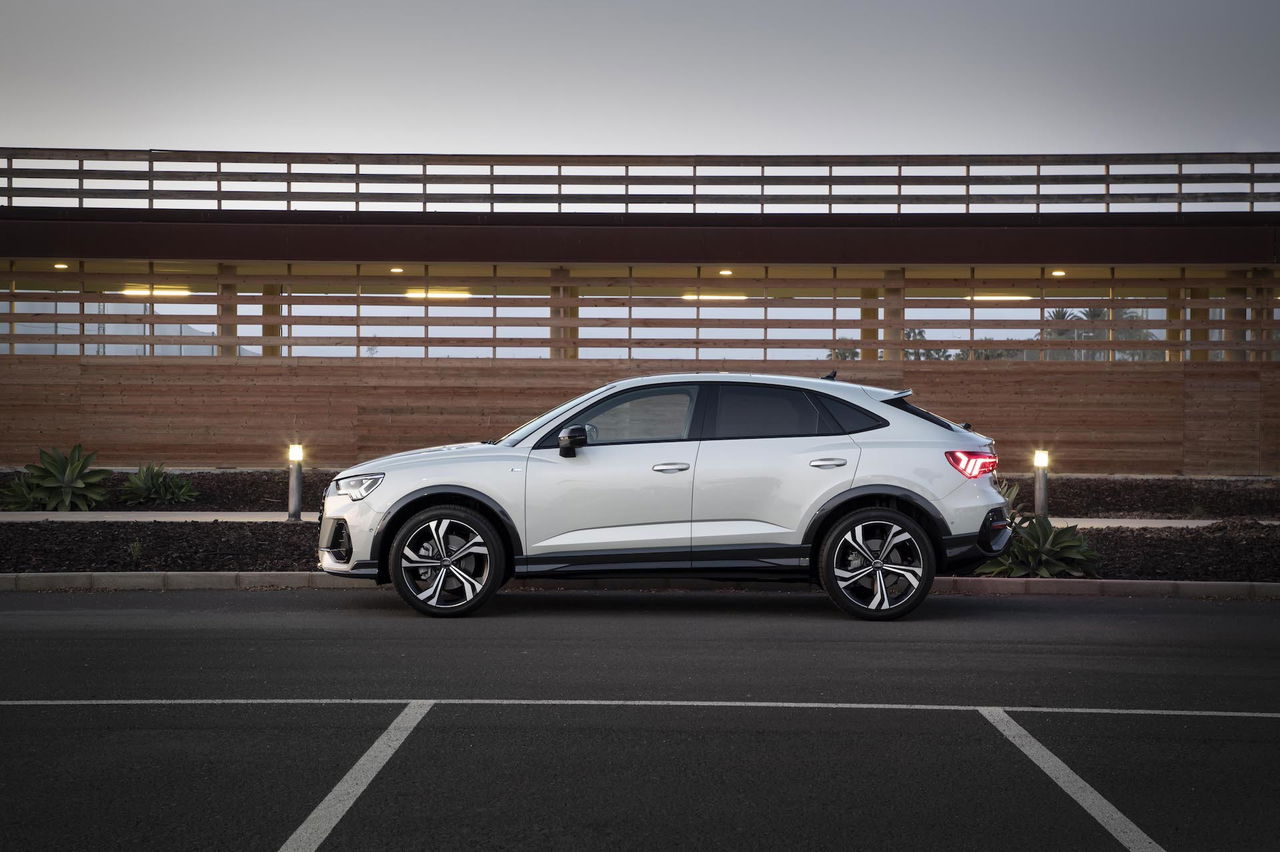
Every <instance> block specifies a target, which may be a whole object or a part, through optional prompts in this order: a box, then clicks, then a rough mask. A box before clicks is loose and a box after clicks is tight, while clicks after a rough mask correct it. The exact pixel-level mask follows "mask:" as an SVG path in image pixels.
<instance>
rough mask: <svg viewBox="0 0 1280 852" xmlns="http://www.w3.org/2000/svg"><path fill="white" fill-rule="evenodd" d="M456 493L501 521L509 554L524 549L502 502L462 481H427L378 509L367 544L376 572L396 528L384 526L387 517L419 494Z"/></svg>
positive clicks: (388, 520)
mask: <svg viewBox="0 0 1280 852" xmlns="http://www.w3.org/2000/svg"><path fill="white" fill-rule="evenodd" d="M449 494H456V495H458V496H459V497H465V498H467V499H468V500H474V501H476V502H477V503H480V504H481V505H483V506H484V507H485V508H487V509H489V510H490V511H491V512H493V514H494V515H495V516H496V517H497V518H498V520H499V522H501V524H502V526H503V528H504V530H505V531H506V533H507V535H508V536H509V537H510V539H511V550H512V553H511V556H512V557H518V556H520V555H522V554H523V553H524V545H523V544H522V543H521V541H520V531H519V530H518V529H517V528H516V522H515V521H514V520H513V519H512V517H511V513H510V512H508V511H507V510H506V509H504V508H503V507H502V504H501V503H499V502H498V501H497V500H494V499H493V498H492V497H490V496H489V495H488V494H485V493H484V492H482V491H477V490H475V489H474V488H467V487H466V486H465V485H430V486H427V487H426V488H419V489H417V490H415V491H410V492H409V493H408V494H405V495H404V496H403V497H401V498H400V499H399V500H397V501H396V502H394V503H392V504H391V508H389V509H387V511H385V512H383V513H382V518H381V519H380V520H379V521H378V529H377V530H376V531H375V532H374V534H373V542H372V543H371V544H370V546H369V556H370V557H371V560H372V561H374V562H376V563H377V565H378V570H379V576H384V575H385V573H386V571H387V568H388V566H387V565H386V564H384V560H383V558H382V553H383V548H384V544H387V539H388V537H389V536H390V537H394V536H395V533H396V531H395V530H393V529H388V526H389V525H390V523H391V520H392V519H393V518H395V517H396V515H398V514H399V513H400V510H401V509H403V508H404V507H405V506H408V505H409V504H410V503H413V502H415V501H418V500H421V499H422V498H423V497H434V496H437V495H449Z"/></svg>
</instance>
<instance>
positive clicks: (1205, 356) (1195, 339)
mask: <svg viewBox="0 0 1280 852" xmlns="http://www.w3.org/2000/svg"><path fill="white" fill-rule="evenodd" d="M1187 295H1188V296H1189V297H1190V298H1192V299H1208V298H1209V289H1208V288H1207V287H1192V288H1190V289H1189V290H1187ZM1187 316H1188V317H1189V318H1190V320H1191V322H1192V323H1200V324H1201V325H1200V326H1199V327H1198V328H1196V327H1193V328H1191V329H1188V331H1187V335H1186V337H1187V340H1189V341H1191V342H1192V343H1206V342H1208V340H1209V327H1208V326H1209V309H1208V308H1206V307H1193V308H1191V309H1190V310H1188V311H1187ZM1187 360H1189V361H1196V362H1199V361H1208V360H1209V350H1208V349H1192V350H1191V354H1190V356H1189V357H1188V359H1187Z"/></svg>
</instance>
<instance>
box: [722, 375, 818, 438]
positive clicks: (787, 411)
mask: <svg viewBox="0 0 1280 852" xmlns="http://www.w3.org/2000/svg"><path fill="white" fill-rule="evenodd" d="M719 390H720V395H719V401H718V402H717V404H716V408H715V417H714V424H713V426H712V428H711V432H710V437H713V438H788V437H799V436H804V435H833V434H835V433H836V431H837V429H836V425H835V423H834V422H833V421H832V420H831V417H830V415H828V414H827V413H826V412H825V411H821V410H819V409H818V407H817V406H816V405H815V404H814V402H813V400H811V399H810V398H809V395H808V394H807V393H805V392H804V391H801V390H795V389H793V388H779V387H763V386H760V385H729V384H725V385H720V389H719Z"/></svg>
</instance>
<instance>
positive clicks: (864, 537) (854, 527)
mask: <svg viewBox="0 0 1280 852" xmlns="http://www.w3.org/2000/svg"><path fill="white" fill-rule="evenodd" d="M818 560H819V564H818V576H819V578H820V579H821V580H822V587H823V589H825V590H826V592H827V595H828V596H830V598H831V600H832V601H834V602H835V604H836V606H838V607H840V608H841V609H842V610H844V611H845V612H847V613H849V614H850V615H852V616H855V617H857V618H867V619H872V620H876V621H885V620H888V619H891V618H899V617H901V616H903V615H906V614H907V613H908V612H910V611H911V610H913V609H915V608H916V607H917V606H919V605H920V602H921V601H923V600H924V599H925V596H926V595H928V594H929V588H930V587H931V586H932V585H933V575H934V564H935V557H934V552H933V545H932V544H931V543H930V542H929V536H928V535H927V534H926V533H925V531H924V529H923V528H922V527H921V526H920V525H919V524H918V523H916V522H915V521H914V520H912V519H911V518H909V517H907V516H906V515H904V514H902V513H901V512H897V511H894V510H893V509H880V508H868V509H859V510H858V511H856V512H853V513H852V514H850V515H847V516H846V517H844V518H842V519H841V520H840V521H839V522H838V523H836V525H835V526H833V527H832V528H831V530H830V531H829V532H828V533H827V535H826V537H825V538H824V539H823V543H822V548H821V549H820V550H819V551H818Z"/></svg>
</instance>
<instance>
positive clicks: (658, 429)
mask: <svg viewBox="0 0 1280 852" xmlns="http://www.w3.org/2000/svg"><path fill="white" fill-rule="evenodd" d="M697 397H698V389H697V387H696V386H694V385H671V386H667V387H657V388H640V389H638V390H634V391H631V392H629V393H621V394H618V395H617V396H614V397H611V398H609V399H606V400H605V401H604V402H602V403H600V404H599V405H595V406H592V407H591V408H588V409H587V410H586V411H584V412H583V413H582V414H580V415H578V416H577V417H574V418H573V419H572V420H570V421H569V422H568V423H566V424H565V425H579V424H581V425H583V426H586V427H587V444H589V445H591V444H637V443H645V442H651V441H686V440H688V439H689V434H690V431H691V429H692V426H693V411H694V403H695V402H696V400H697Z"/></svg>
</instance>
